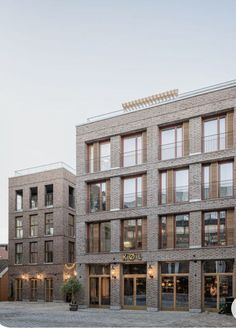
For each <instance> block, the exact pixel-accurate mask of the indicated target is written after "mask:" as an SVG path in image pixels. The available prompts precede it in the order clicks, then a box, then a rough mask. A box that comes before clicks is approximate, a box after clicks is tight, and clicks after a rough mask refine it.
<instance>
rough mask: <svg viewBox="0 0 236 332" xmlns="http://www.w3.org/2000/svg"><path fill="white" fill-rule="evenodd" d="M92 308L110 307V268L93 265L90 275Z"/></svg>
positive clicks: (90, 301)
mask: <svg viewBox="0 0 236 332" xmlns="http://www.w3.org/2000/svg"><path fill="white" fill-rule="evenodd" d="M89 304H90V307H106V306H109V305H110V266H109V265H92V266H90V275H89Z"/></svg>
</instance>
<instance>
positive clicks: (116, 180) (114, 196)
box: [110, 176, 121, 211]
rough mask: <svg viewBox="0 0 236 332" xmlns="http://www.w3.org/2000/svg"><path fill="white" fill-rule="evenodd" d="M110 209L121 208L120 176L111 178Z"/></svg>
mask: <svg viewBox="0 0 236 332" xmlns="http://www.w3.org/2000/svg"><path fill="white" fill-rule="evenodd" d="M110 183H111V184H110V188H111V191H110V195H111V196H110V202H111V203H110V210H111V211H116V210H120V201H121V197H120V195H121V179H120V177H119V176H116V177H113V178H111V182H110Z"/></svg>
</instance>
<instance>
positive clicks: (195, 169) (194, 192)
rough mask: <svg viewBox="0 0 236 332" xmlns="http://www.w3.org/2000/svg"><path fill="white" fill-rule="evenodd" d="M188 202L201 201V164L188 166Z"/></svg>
mask: <svg viewBox="0 0 236 332" xmlns="http://www.w3.org/2000/svg"><path fill="white" fill-rule="evenodd" d="M189 200H190V202H195V201H200V200H201V164H200V163H198V164H191V165H189Z"/></svg>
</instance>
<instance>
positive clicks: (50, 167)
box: [15, 161, 75, 176]
mask: <svg viewBox="0 0 236 332" xmlns="http://www.w3.org/2000/svg"><path fill="white" fill-rule="evenodd" d="M58 168H65V169H66V170H67V171H69V172H71V173H72V174H75V169H74V168H72V167H71V166H69V165H68V164H66V163H64V162H62V161H60V162H56V163H51V164H46V165H40V166H35V167H30V168H24V169H19V170H16V171H15V176H22V175H29V174H35V173H40V172H45V171H51V170H55V169H58Z"/></svg>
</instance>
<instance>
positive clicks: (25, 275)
mask: <svg viewBox="0 0 236 332" xmlns="http://www.w3.org/2000/svg"><path fill="white" fill-rule="evenodd" d="M21 279H23V280H25V281H28V280H29V276H28V274H27V273H23V274H22V276H21Z"/></svg>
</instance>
